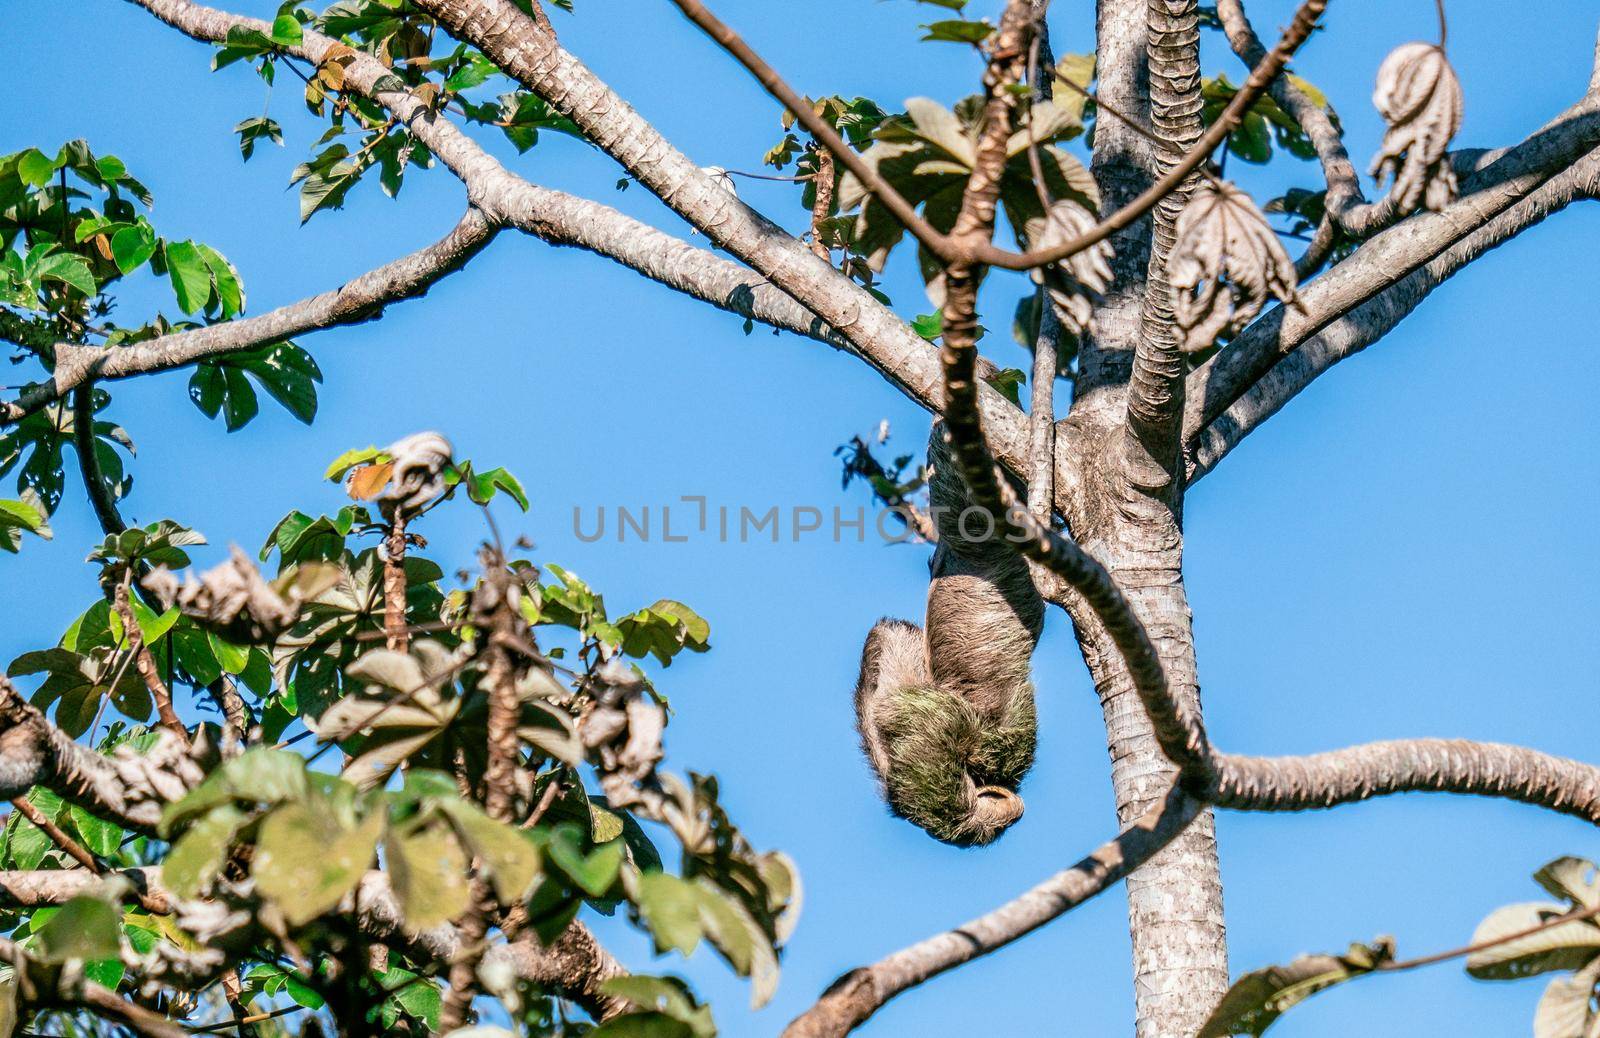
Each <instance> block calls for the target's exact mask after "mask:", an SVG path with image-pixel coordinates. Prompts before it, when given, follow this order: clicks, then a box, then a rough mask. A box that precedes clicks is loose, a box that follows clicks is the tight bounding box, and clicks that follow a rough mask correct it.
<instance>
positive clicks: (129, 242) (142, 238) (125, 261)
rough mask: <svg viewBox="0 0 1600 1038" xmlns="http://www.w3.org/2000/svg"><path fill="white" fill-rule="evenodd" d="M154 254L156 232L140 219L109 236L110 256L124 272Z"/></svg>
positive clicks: (141, 264) (137, 266) (146, 260)
mask: <svg viewBox="0 0 1600 1038" xmlns="http://www.w3.org/2000/svg"><path fill="white" fill-rule="evenodd" d="M155 254H156V232H155V231H154V230H152V229H151V227H150V225H149V224H147V223H145V222H144V220H142V219H141V220H140V221H139V222H138V223H136V224H133V225H131V226H129V227H124V228H122V229H121V230H119V231H118V232H117V233H116V234H113V235H112V236H111V258H112V260H113V261H114V262H115V263H116V264H117V269H118V270H120V271H121V272H122V273H124V274H129V273H132V272H133V271H135V270H137V269H138V268H140V267H142V266H144V265H145V264H146V263H148V262H149V261H150V257H151V256H154V255H155Z"/></svg>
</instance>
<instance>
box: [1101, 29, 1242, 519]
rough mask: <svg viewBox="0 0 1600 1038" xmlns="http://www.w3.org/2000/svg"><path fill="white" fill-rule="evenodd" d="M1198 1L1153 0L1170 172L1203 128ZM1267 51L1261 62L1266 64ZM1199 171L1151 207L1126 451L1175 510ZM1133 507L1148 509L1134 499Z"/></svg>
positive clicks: (1155, 87) (1160, 164) (1155, 117)
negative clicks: (1174, 276)
mask: <svg viewBox="0 0 1600 1038" xmlns="http://www.w3.org/2000/svg"><path fill="white" fill-rule="evenodd" d="M1197 6H1198V5H1197V4H1196V3H1195V2H1194V0H1187V2H1179V3H1171V2H1160V3H1152V4H1151V5H1150V13H1149V24H1150V30H1149V31H1150V35H1149V39H1148V41H1147V43H1146V51H1147V53H1148V58H1149V60H1148V64H1149V76H1150V116H1151V120H1150V121H1151V126H1152V129H1153V131H1154V134H1155V137H1156V140H1157V141H1158V142H1159V143H1160V144H1161V147H1159V148H1158V149H1157V150H1156V165H1157V169H1159V170H1160V171H1161V172H1162V173H1163V174H1166V173H1169V172H1170V171H1171V170H1172V169H1173V168H1175V167H1176V166H1177V165H1179V164H1180V161H1181V159H1180V157H1181V156H1182V155H1184V154H1185V153H1186V152H1187V151H1190V150H1193V149H1194V147H1195V144H1196V141H1198V140H1199V138H1200V135H1201V131H1202V126H1201V122H1200V110H1201V106H1202V101H1201V97H1200V22H1199V12H1198V10H1197ZM1265 62H1266V55H1265V54H1264V53H1263V55H1262V58H1261V60H1260V61H1257V62H1256V63H1255V64H1256V65H1263V64H1265ZM1197 177H1198V174H1197V173H1194V172H1191V173H1190V174H1189V175H1188V176H1186V177H1185V178H1184V179H1182V180H1180V181H1179V182H1178V183H1177V184H1176V185H1174V187H1173V189H1172V191H1171V192H1169V193H1168V194H1167V195H1165V196H1164V197H1162V198H1161V200H1160V201H1158V202H1157V203H1156V204H1155V206H1154V208H1153V209H1152V211H1151V215H1152V220H1151V229H1150V266H1149V272H1148V274H1147V276H1146V279H1145V286H1144V300H1143V303H1142V304H1141V306H1140V311H1139V332H1140V334H1139V337H1138V340H1137V341H1136V342H1135V344H1134V352H1133V373H1132V375H1131V376H1130V378H1129V379H1128V407H1127V419H1126V424H1125V427H1124V428H1125V433H1124V436H1123V440H1122V443H1121V445H1120V447H1121V449H1120V452H1119V457H1120V462H1121V465H1120V471H1121V476H1122V482H1123V487H1124V488H1125V489H1127V490H1129V491H1132V493H1133V495H1134V497H1135V498H1138V497H1144V498H1149V499H1153V501H1154V502H1155V503H1156V507H1161V508H1166V509H1167V510H1172V511H1175V510H1176V508H1177V499H1178V498H1179V497H1180V496H1181V495H1182V492H1183V480H1182V478H1181V477H1182V473H1183V462H1182V460H1181V453H1182V451H1181V448H1182V444H1183V438H1182V435H1181V427H1182V419H1183V389H1184V383H1183V379H1184V375H1185V374H1186V372H1187V370H1188V359H1187V358H1186V357H1185V356H1184V353H1183V348H1182V346H1183V343H1182V341H1181V338H1180V336H1179V334H1178V327H1177V321H1176V318H1175V317H1174V316H1173V289H1172V283H1171V282H1170V281H1169V280H1168V279H1167V259H1168V257H1169V255H1170V254H1171V252H1172V248H1173V246H1174V245H1175V244H1176V243H1177V223H1178V215H1179V214H1180V213H1182V212H1183V209H1184V206H1185V205H1187V204H1188V201H1189V192H1190V189H1191V188H1192V187H1193V185H1194V183H1195V182H1196V180H1197ZM1129 507H1130V508H1133V509H1143V508H1146V507H1148V506H1147V505H1145V504H1144V503H1143V502H1140V501H1138V500H1134V499H1130V501H1129Z"/></svg>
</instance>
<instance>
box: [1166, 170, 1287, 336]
mask: <svg viewBox="0 0 1600 1038" xmlns="http://www.w3.org/2000/svg"><path fill="white" fill-rule="evenodd" d="M1176 231H1177V241H1176V243H1175V244H1174V245H1173V247H1172V256H1171V259H1170V260H1169V261H1168V265H1167V270H1168V277H1169V279H1170V280H1171V282H1172V293H1173V300H1172V306H1173V311H1174V313H1175V315H1176V317H1177V321H1178V327H1179V328H1182V329H1183V332H1184V349H1186V350H1191V351H1193V350H1202V349H1205V348H1206V347H1208V346H1210V345H1211V344H1212V343H1214V342H1216V340H1217V336H1219V335H1224V334H1229V335H1231V334H1233V333H1234V332H1237V331H1238V330H1239V329H1240V328H1243V327H1244V326H1245V324H1247V323H1248V322H1249V321H1250V319H1251V318H1253V317H1255V315H1256V314H1258V313H1260V311H1261V305H1262V304H1263V303H1264V302H1266V298H1267V296H1268V295H1269V294H1271V295H1272V296H1274V297H1276V298H1278V299H1280V300H1282V301H1284V302H1289V301H1291V300H1293V299H1294V298H1295V283H1296V277H1295V272H1294V261H1293V260H1291V259H1290V258H1289V254H1288V253H1287V252H1285V251H1284V249H1283V245H1282V244H1281V243H1280V242H1279V241H1278V236H1277V234H1276V233H1274V232H1273V230H1272V227H1271V226H1270V225H1269V224H1268V223H1267V218H1266V217H1265V216H1263V215H1261V210H1259V209H1257V208H1256V205H1255V203H1254V202H1253V201H1251V200H1250V196H1249V195H1247V194H1245V193H1244V192H1243V191H1240V190H1239V189H1238V188H1236V187H1234V186H1233V185H1232V184H1229V183H1212V182H1206V183H1202V184H1201V185H1200V186H1199V187H1197V188H1195V190H1194V194H1193V195H1191V196H1190V198H1189V204H1188V205H1186V206H1185V207H1184V209H1183V212H1182V213H1180V214H1179V215H1178V223H1177V227H1176Z"/></svg>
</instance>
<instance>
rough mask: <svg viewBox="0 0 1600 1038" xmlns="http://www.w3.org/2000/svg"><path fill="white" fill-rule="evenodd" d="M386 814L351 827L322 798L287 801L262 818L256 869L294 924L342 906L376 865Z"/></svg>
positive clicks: (263, 888) (260, 880) (257, 878)
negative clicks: (374, 862)
mask: <svg viewBox="0 0 1600 1038" xmlns="http://www.w3.org/2000/svg"><path fill="white" fill-rule="evenodd" d="M383 823H384V818H383V815H382V814H381V813H379V812H374V813H373V814H372V815H371V816H370V817H368V818H367V819H366V820H365V821H362V822H360V823H359V824H357V825H356V826H355V827H354V828H346V827H345V826H344V825H342V824H341V823H340V821H339V819H338V818H337V817H336V815H335V813H334V811H333V808H332V805H331V804H330V803H328V802H326V801H323V800H321V799H314V800H311V801H306V802H290V803H286V804H282V805H280V806H279V807H277V808H274V809H273V811H272V812H271V813H270V814H268V815H267V817H266V820H265V821H263V822H262V823H261V832H260V835H259V836H258V837H257V839H256V852H255V858H254V860H253V861H252V862H251V866H250V874H251V875H252V876H254V877H255V881H256V887H257V889H258V890H260V891H261V893H262V894H264V895H265V896H267V897H268V898H271V899H272V900H273V901H274V902H276V904H277V905H278V908H279V910H280V911H282V912H283V916H284V918H285V919H286V920H287V921H288V923H289V925H290V926H296V927H298V926H304V925H305V924H306V923H309V922H310V921H311V920H313V919H315V918H317V917H318V916H320V915H322V914H323V913H325V912H328V911H330V910H332V909H333V908H334V907H336V906H337V905H338V904H339V902H340V901H341V900H343V899H344V896H345V895H346V894H348V893H350V891H352V890H354V889H355V886H356V884H357V883H358V882H360V880H361V876H362V874H363V873H365V872H366V870H367V869H368V868H369V867H371V865H372V860H373V855H374V854H375V853H376V851H377V847H378V836H379V835H380V834H381V833H382V831H383Z"/></svg>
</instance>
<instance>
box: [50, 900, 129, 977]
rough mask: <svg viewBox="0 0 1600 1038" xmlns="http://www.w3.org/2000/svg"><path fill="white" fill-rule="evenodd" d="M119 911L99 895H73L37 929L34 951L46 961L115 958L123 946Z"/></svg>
mask: <svg viewBox="0 0 1600 1038" xmlns="http://www.w3.org/2000/svg"><path fill="white" fill-rule="evenodd" d="M121 937H122V913H121V912H120V911H119V910H118V909H117V908H116V907H115V906H113V905H112V904H111V903H110V902H109V901H105V900H102V899H101V898H98V897H89V896H84V897H75V898H73V899H72V900H71V901H68V902H67V903H66V904H64V905H62V906H61V911H59V912H56V913H55V914H54V915H52V916H51V917H50V918H49V920H48V921H47V922H46V923H45V924H44V926H43V927H41V928H40V930H39V937H38V942H37V951H38V954H39V957H40V958H43V959H45V960H47V961H49V962H66V961H67V960H69V959H84V960H98V959H115V958H117V956H118V955H119V954H121V948H122V942H121Z"/></svg>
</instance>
